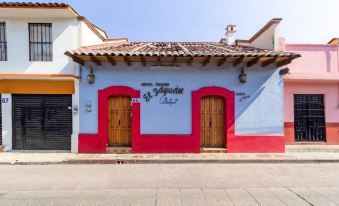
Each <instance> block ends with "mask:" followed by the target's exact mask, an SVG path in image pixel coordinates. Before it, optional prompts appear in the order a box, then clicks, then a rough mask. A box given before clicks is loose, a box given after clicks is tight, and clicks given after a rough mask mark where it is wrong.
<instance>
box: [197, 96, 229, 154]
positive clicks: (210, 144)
mask: <svg viewBox="0 0 339 206" xmlns="http://www.w3.org/2000/svg"><path fill="white" fill-rule="evenodd" d="M200 121H201V123H200V145H201V147H207V148H225V139H226V137H225V100H224V98H223V97H220V96H206V97H202V98H201V102H200Z"/></svg>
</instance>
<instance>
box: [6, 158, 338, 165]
mask: <svg viewBox="0 0 339 206" xmlns="http://www.w3.org/2000/svg"><path fill="white" fill-rule="evenodd" d="M250 163H253V164H255V163H256V164H258V163H259V164H265V163H266V164H282V163H285V164H302V163H339V159H316V160H308V159H307V160H305V159H304V160H303V159H294V160H292V159H288V160H287V159H285V160H284V159H281V160H272V159H266V160H265V159H264V160H263V159H242V160H236V159H229V160H225V159H222V160H220V159H195V160H192V159H157V160H153V159H95V160H93V159H81V160H77V159H74V160H63V161H49V162H48V161H47V162H20V161H15V162H0V165H62V164H63V165H66V164H68V165H80V164H250Z"/></svg>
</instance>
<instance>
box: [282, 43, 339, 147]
mask: <svg viewBox="0 0 339 206" xmlns="http://www.w3.org/2000/svg"><path fill="white" fill-rule="evenodd" d="M282 50H284V51H290V52H295V53H299V54H300V55H301V58H298V59H296V60H295V61H293V62H292V63H291V64H290V65H288V68H289V74H287V75H286V76H285V78H284V80H285V82H284V83H285V85H284V93H285V96H284V98H285V99H284V104H285V105H284V107H285V117H284V122H285V124H284V125H285V140H286V144H295V143H305V142H308V143H326V144H339V44H338V38H334V39H332V40H331V41H330V42H329V43H327V44H285V43H284V42H283V43H282Z"/></svg>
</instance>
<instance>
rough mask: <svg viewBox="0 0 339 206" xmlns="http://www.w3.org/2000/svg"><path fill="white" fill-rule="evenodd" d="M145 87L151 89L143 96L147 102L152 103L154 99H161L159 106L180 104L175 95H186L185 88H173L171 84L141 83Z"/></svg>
mask: <svg viewBox="0 0 339 206" xmlns="http://www.w3.org/2000/svg"><path fill="white" fill-rule="evenodd" d="M141 86H143V87H151V89H150V90H149V91H147V92H145V93H144V94H143V96H142V97H143V98H144V99H145V101H146V102H149V101H151V99H153V98H157V97H158V99H159V104H165V105H169V106H172V105H174V104H177V103H178V102H179V99H178V98H177V97H175V96H173V95H181V94H183V93H184V88H182V87H179V86H175V87H171V86H170V83H158V82H157V83H150V82H145V83H141Z"/></svg>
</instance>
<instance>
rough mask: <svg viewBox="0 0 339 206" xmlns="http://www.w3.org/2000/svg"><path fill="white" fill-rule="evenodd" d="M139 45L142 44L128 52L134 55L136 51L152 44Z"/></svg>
mask: <svg viewBox="0 0 339 206" xmlns="http://www.w3.org/2000/svg"><path fill="white" fill-rule="evenodd" d="M141 44H143V45H140V46H137V47H135V48H134V49H132V50H131V51H130V53H134V52H136V51H138V50H139V49H142V48H144V47H147V46H149V45H151V44H152V43H141Z"/></svg>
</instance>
